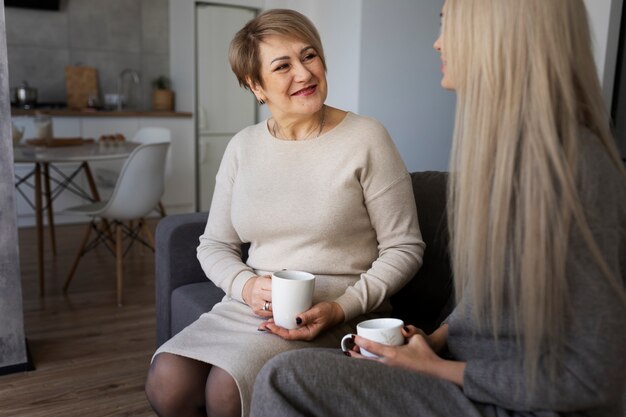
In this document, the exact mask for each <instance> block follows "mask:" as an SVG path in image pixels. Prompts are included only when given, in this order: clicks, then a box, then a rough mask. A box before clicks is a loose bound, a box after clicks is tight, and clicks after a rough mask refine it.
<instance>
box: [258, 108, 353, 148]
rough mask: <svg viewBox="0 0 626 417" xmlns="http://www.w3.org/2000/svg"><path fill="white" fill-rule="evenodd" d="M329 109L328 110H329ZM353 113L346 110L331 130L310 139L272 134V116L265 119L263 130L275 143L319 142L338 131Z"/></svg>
mask: <svg viewBox="0 0 626 417" xmlns="http://www.w3.org/2000/svg"><path fill="white" fill-rule="evenodd" d="M327 111H328V110H327ZM352 115H353V113H352V112H351V111H346V112H345V114H344V115H343V118H342V119H341V120H340V121H339V123H337V124H336V125H335V126H333V127H332V128H331V129H330V130H327V131H326V132H322V133H321V134H320V135H319V136H316V137H313V138H310V139H305V140H288V139H279V138H277V137H275V136H274V135H272V130H271V129H270V126H269V120H270V119H271V117H270V118H267V119H265V121H264V122H263V130H264V133H265V135H266V136H267V137H268V138H269V139H270V140H271V141H273V142H275V143H287V144H295V143H318V142H320V141H321V140H323V139H325V138H326V137H327V136H328V135H330V134H333V133H335V132H336V130H337V129H338V128H339V127H341V126H342V125H343V124H344V123H345V122H346V120H347V119H348V118H350V117H352Z"/></svg>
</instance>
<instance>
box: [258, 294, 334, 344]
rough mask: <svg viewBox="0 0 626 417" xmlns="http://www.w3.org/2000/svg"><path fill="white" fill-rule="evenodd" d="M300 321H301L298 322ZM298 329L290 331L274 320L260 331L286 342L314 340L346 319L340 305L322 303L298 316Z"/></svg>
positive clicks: (263, 325)
mask: <svg viewBox="0 0 626 417" xmlns="http://www.w3.org/2000/svg"><path fill="white" fill-rule="evenodd" d="M298 319H300V320H299V321H298ZM298 319H296V321H298V326H299V327H298V328H297V329H292V330H288V329H285V328H283V327H280V326H278V325H277V324H276V323H274V320H273V319H270V320H268V321H266V322H263V323H261V326H259V330H262V331H268V332H270V333H274V334H275V335H277V336H279V337H282V338H283V339H286V340H313V339H315V338H316V337H317V335H318V334H320V333H321V332H322V331H323V330H324V329H327V328H329V327H332V326H335V325H337V324H339V323H342V322H343V321H344V319H345V314H344V312H343V309H342V308H341V306H339V304H337V303H334V302H329V301H322V302H321V303H317V304H315V305H314V306H313V307H311V308H310V309H309V310H307V311H305V312H303V313H302V314H300V315H299V316H298Z"/></svg>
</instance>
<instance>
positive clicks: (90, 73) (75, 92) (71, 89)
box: [65, 66, 99, 110]
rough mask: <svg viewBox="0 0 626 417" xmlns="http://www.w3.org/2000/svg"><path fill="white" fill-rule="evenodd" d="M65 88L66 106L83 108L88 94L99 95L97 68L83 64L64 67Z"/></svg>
mask: <svg viewBox="0 0 626 417" xmlns="http://www.w3.org/2000/svg"><path fill="white" fill-rule="evenodd" d="M65 89H66V92H67V107H69V108H70V109H76V110H80V109H84V108H85V107H87V98H88V97H89V96H94V95H95V96H96V97H99V91H98V70H96V69H95V68H93V67H83V66H72V67H65Z"/></svg>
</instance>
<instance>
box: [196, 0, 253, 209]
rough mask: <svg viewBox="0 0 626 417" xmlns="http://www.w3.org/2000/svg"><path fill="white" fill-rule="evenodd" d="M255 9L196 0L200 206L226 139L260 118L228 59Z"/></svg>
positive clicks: (209, 193)
mask: <svg viewBox="0 0 626 417" xmlns="http://www.w3.org/2000/svg"><path fill="white" fill-rule="evenodd" d="M255 15H256V11H255V10H252V9H248V8H243V7H232V6H222V5H215V4H207V3H196V88H197V94H196V115H197V117H196V121H197V136H196V137H197V138H198V143H197V148H196V149H197V155H198V156H197V170H196V172H197V173H198V181H197V184H198V198H197V201H198V210H200V211H206V210H208V209H209V208H210V206H211V199H212V198H213V190H214V188H215V175H216V174H217V170H218V168H219V164H220V161H221V159H222V155H223V154H224V150H225V149H226V145H227V144H228V141H229V140H230V139H231V138H232V137H233V135H234V134H235V133H237V132H238V131H240V130H241V129H243V128H244V127H246V126H250V125H252V124H254V123H256V121H257V113H258V106H257V103H256V100H255V99H254V96H253V95H252V93H250V91H248V90H244V89H243V88H241V87H240V86H239V83H238V82H237V78H236V77H235V75H234V74H233V72H232V70H231V69H230V64H229V63H228V47H229V45H230V41H231V40H232V38H233V37H234V35H235V33H236V32H237V31H238V30H239V29H241V28H242V27H243V26H244V25H245V23H246V22H247V21H249V20H250V19H252V18H254V16H255Z"/></svg>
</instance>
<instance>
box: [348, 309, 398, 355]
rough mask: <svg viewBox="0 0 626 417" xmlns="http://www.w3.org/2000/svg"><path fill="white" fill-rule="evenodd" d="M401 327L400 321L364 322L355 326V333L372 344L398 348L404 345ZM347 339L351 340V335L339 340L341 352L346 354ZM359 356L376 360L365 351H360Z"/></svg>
mask: <svg viewBox="0 0 626 417" xmlns="http://www.w3.org/2000/svg"><path fill="white" fill-rule="evenodd" d="M402 326H404V322H403V321H402V320H400V319H393V318H382V319H371V320H365V321H362V322H360V323H359V324H357V326H356V333H357V334H358V335H359V336H361V337H364V338H366V339H369V340H372V341H374V342H378V343H382V344H384V345H392V346H399V345H402V344H404V336H403V335H402V331H401V329H402ZM349 339H352V335H351V334H347V335H345V336H344V337H343V339H341V350H343V351H344V352H347V351H348V350H350V346H349V345H348V341H349ZM361 355H363V356H367V357H370V358H377V357H378V355H375V354H373V353H371V352H368V351H367V350H365V349H361Z"/></svg>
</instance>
